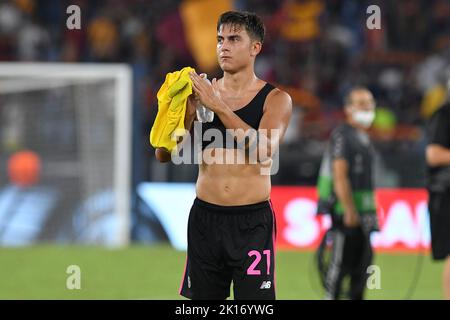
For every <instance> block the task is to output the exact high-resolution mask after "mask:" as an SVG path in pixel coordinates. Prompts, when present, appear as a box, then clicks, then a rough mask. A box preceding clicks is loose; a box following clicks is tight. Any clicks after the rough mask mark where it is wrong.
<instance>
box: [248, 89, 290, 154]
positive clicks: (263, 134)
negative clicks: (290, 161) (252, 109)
mask: <svg viewBox="0 0 450 320" xmlns="http://www.w3.org/2000/svg"><path fill="white" fill-rule="evenodd" d="M291 114H292V99H291V97H290V96H289V94H287V93H286V92H284V91H282V90H280V89H274V90H272V91H271V92H270V94H269V95H268V96H267V98H266V103H265V106H264V113H263V116H262V118H261V122H260V124H259V128H258V137H257V139H256V141H257V147H258V161H259V162H264V161H266V160H268V159H270V158H272V156H273V155H274V153H275V152H276V151H277V150H278V148H279V145H280V143H281V141H282V140H283V137H284V134H285V133H286V130H287V127H288V125H289V120H290V118H291ZM249 145H250V146H251V145H252V142H251V141H250V143H249Z"/></svg>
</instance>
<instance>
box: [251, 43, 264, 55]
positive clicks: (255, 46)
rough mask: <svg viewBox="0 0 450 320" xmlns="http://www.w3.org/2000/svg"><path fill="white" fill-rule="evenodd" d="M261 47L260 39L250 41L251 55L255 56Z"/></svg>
mask: <svg viewBox="0 0 450 320" xmlns="http://www.w3.org/2000/svg"><path fill="white" fill-rule="evenodd" d="M261 49H262V43H261V42H260V41H256V40H254V41H252V47H251V55H252V56H257V55H258V54H259V53H260V52H261Z"/></svg>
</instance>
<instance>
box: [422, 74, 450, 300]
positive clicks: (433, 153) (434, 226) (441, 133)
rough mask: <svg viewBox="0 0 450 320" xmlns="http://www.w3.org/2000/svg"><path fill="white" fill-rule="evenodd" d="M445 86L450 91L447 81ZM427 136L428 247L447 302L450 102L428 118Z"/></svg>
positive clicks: (449, 275)
mask: <svg viewBox="0 0 450 320" xmlns="http://www.w3.org/2000/svg"><path fill="white" fill-rule="evenodd" d="M448 84H449V85H448V88H449V91H450V78H449V79H448ZM427 137H428V145H427V148H426V160H427V164H428V186H427V187H428V193H429V201H428V207H429V212H430V227H431V248H432V255H433V259H435V260H445V264H444V271H443V274H442V286H443V291H444V297H445V299H450V102H448V101H447V102H446V103H445V104H444V105H443V106H442V107H441V108H440V109H438V110H437V111H436V112H435V113H434V114H433V116H432V117H431V119H430V121H429V123H428V127H427Z"/></svg>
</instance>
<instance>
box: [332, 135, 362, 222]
mask: <svg viewBox="0 0 450 320" xmlns="http://www.w3.org/2000/svg"><path fill="white" fill-rule="evenodd" d="M330 147H331V156H332V159H333V161H332V166H333V170H332V171H333V180H334V184H333V185H334V192H335V194H336V197H337V198H338V200H339V201H340V203H341V204H342V206H343V208H344V225H345V226H347V227H355V226H357V225H358V224H359V218H358V212H357V211H356V208H355V204H354V202H353V191H352V186H351V183H350V178H349V164H348V160H347V158H348V150H347V148H348V146H347V143H346V139H345V136H344V133H343V132H342V131H341V130H338V131H335V132H334V133H333V135H332V137H331V144H330Z"/></svg>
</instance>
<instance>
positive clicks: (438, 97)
mask: <svg viewBox="0 0 450 320" xmlns="http://www.w3.org/2000/svg"><path fill="white" fill-rule="evenodd" d="M446 99H447V90H446V88H445V87H444V86H443V85H437V86H434V87H432V88H431V89H429V90H428V91H427V92H426V93H425V96H424V97H423V100H422V105H421V107H420V109H421V110H420V111H421V114H422V117H423V118H424V119H428V118H430V117H431V115H432V114H433V113H434V112H435V111H436V110H437V109H439V107H440V106H442V105H443V104H444V102H445V100H446Z"/></svg>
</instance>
